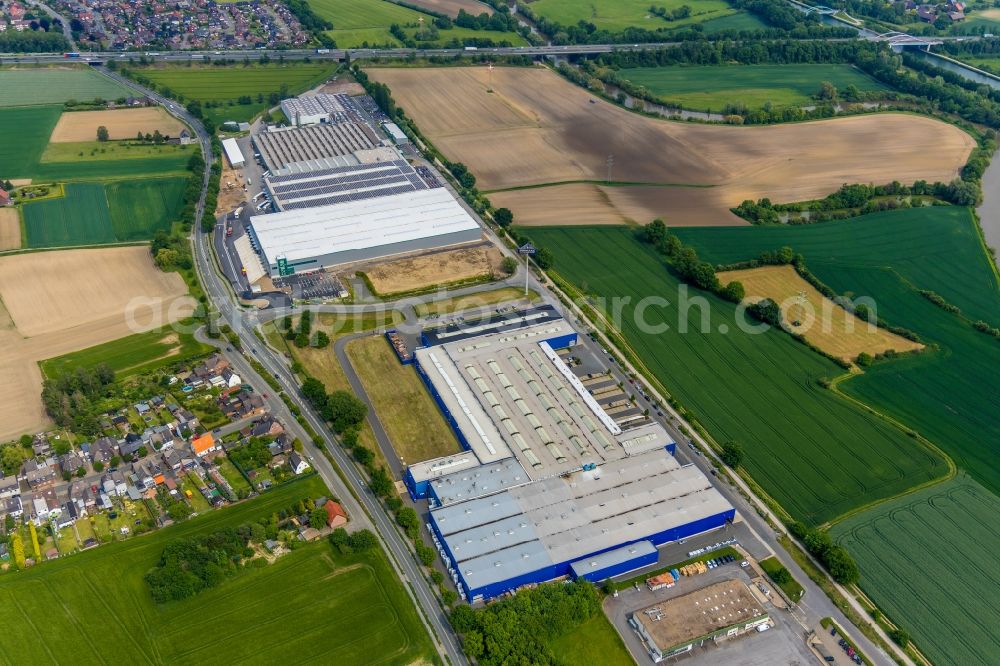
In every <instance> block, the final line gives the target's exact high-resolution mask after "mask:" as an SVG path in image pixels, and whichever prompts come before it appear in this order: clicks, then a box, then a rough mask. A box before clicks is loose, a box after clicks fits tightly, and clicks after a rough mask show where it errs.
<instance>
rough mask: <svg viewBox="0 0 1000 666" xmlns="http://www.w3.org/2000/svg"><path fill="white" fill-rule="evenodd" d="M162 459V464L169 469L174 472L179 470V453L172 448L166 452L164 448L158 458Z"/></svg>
mask: <svg viewBox="0 0 1000 666" xmlns="http://www.w3.org/2000/svg"><path fill="white" fill-rule="evenodd" d="M160 457H161V458H162V459H163V464H164V465H166V466H167V467H168V468H169V469H172V470H174V471H175V472H176V471H178V470H180V468H181V454H180V452H179V451H175V450H174V449H173V448H171V449H169V450H167V449H166V448H164V450H163V455H162V456H160Z"/></svg>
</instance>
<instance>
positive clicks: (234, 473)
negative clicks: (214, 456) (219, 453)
mask: <svg viewBox="0 0 1000 666" xmlns="http://www.w3.org/2000/svg"><path fill="white" fill-rule="evenodd" d="M216 464H217V465H218V466H219V472H221V473H222V476H223V477H224V478H225V479H226V481H228V482H229V485H231V486H232V487H233V490H235V491H236V492H237V493H239V492H240V491H241V490H242V491H244V492H249V491H250V482H249V481H247V480H246V479H245V478H244V477H243V475H242V474H240V470H238V469H236V465H234V464H233V461H232V460H230V459H229V458H219V459H218V460H217V461H216Z"/></svg>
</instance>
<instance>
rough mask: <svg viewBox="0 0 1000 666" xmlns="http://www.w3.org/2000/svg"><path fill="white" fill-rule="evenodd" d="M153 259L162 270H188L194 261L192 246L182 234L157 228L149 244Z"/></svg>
mask: <svg viewBox="0 0 1000 666" xmlns="http://www.w3.org/2000/svg"><path fill="white" fill-rule="evenodd" d="M149 251H150V252H152V254H153V261H155V262H156V265H157V266H158V267H159V269H160V270H161V271H170V270H174V269H178V268H179V269H181V270H188V269H190V268H191V267H192V266H193V265H194V262H193V260H192V259H191V248H190V246H189V245H188V243H187V241H185V240H184V238H183V237H182V236H179V235H177V234H173V235H171V234H168V233H167V232H165V231H164V230H162V229H159V230H157V232H156V235H155V236H153V242H152V243H151V244H150V246H149Z"/></svg>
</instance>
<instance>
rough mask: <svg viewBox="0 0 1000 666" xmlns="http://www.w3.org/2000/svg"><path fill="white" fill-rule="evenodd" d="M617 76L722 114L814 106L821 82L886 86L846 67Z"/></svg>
mask: <svg viewBox="0 0 1000 666" xmlns="http://www.w3.org/2000/svg"><path fill="white" fill-rule="evenodd" d="M619 73H620V75H621V76H623V77H625V78H626V79H628V80H630V81H632V82H633V83H637V84H639V85H642V86H645V87H646V88H648V89H649V90H650V92H652V93H653V94H655V95H657V96H659V97H660V99H661V100H663V101H664V103H666V104H668V105H676V106H680V107H682V108H686V109H695V110H699V111H708V110H711V111H714V112H716V113H718V112H720V111H721V110H722V108H723V107H724V106H725V105H727V104H736V103H742V104H745V105H746V106H747V107H749V108H757V107H761V106H763V105H764V104H765V103H767V102H770V103H771V104H773V105H775V106H806V105H809V104H815V103H816V102H815V100H814V95H816V93H817V92H819V88H820V84H821V83H823V82H824V81H828V82H830V83H832V84H833V85H834V86H836V87H837V89H838V90H840V91H843V90H844V89H845V88H847V86H849V85H854V86H857V87H858V89H859V90H861V91H862V92H866V91H873V90H887V89H888V88H886V86H884V85H883V84H881V83H879V82H878V81H876V80H875V79H873V78H871V77H869V76H867V75H866V74H864V73H863V72H861V71H859V70H857V69H855V68H854V67H852V66H850V65H836V64H832V65H706V66H690V67H637V68H634V69H623V70H621V71H620V72H619Z"/></svg>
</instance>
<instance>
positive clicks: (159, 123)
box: [49, 106, 184, 143]
mask: <svg viewBox="0 0 1000 666" xmlns="http://www.w3.org/2000/svg"><path fill="white" fill-rule="evenodd" d="M101 125H104V126H105V127H107V128H108V134H109V135H110V138H111V139H112V140H118V139H134V138H135V135H136V133H137V132H142V133H143V134H152V133H153V132H154V131H155V130H160V133H161V134H165V135H167V136H177V135H178V134H180V131H181V130H182V129H184V125H182V124H181V123H180V121H178V120H177V119H176V118H174V117H173V116H171V115H170V114H169V113H167V112H166V111H165V110H164V109H162V108H160V107H158V106H150V107H143V108H139V109H113V110H111V111H74V112H73V113H64V114H62V116H60V117H59V122H58V123H56V128H55V129H54V130H52V136H51V137H49V141H51V142H52V143H67V142H73V141H96V140H97V128H98V127H100V126H101Z"/></svg>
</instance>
